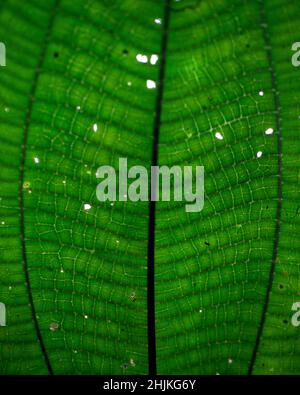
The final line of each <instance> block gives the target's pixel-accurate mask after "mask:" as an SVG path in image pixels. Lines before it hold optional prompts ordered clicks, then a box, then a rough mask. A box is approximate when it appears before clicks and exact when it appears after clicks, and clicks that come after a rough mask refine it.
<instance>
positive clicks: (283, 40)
mask: <svg viewBox="0 0 300 395" xmlns="http://www.w3.org/2000/svg"><path fill="white" fill-rule="evenodd" d="M164 6H165V3H164V1H160V0H151V1H150V0H138V1H133V0H125V1H123V0H122V1H121V0H118V1H111V0H107V1H106V0H93V1H87V2H83V1H80V0H61V1H54V0H45V1H43V2H41V1H38V0H30V1H29V0H28V1H27V2H23V1H20V0H6V1H5V0H1V2H0V41H2V42H4V43H5V45H6V48H7V66H6V67H5V68H4V67H3V68H0V139H1V144H0V150H1V156H0V199H1V200H0V302H2V303H5V304H6V308H7V326H6V327H0V373H2V374H7V373H10V374H47V367H46V364H45V359H44V356H43V353H42V350H41V346H40V344H39V343H38V341H37V340H38V337H37V333H36V330H35V325H34V322H33V317H32V306H31V305H30V303H29V297H28V294H29V291H30V290H29V289H28V286H27V285H26V284H25V275H24V270H25V269H26V266H27V267H28V270H29V277H30V287H31V292H32V297H33V302H34V308H35V311H36V319H37V322H38V325H39V328H40V332H41V337H42V339H43V343H44V345H45V349H46V353H47V355H48V358H49V361H50V364H51V366H52V369H53V372H54V373H55V374H147V372H148V352H147V347H148V338H147V264H148V262H147V246H148V220H149V207H148V204H147V203H140V202H138V203H133V202H126V203H124V202H116V203H115V204H113V205H111V204H110V203H105V204H101V203H100V202H99V201H98V200H97V199H96V194H95V191H96V186H97V184H98V180H97V179H96V177H95V173H96V170H97V168H98V167H99V166H101V165H106V164H110V165H114V166H117V163H118V159H119V157H127V158H128V164H129V166H132V165H143V166H146V167H147V168H149V166H150V164H151V156H152V143H153V128H154V120H155V109H156V100H157V91H158V89H147V86H146V81H147V80H153V81H156V82H157V88H158V79H159V62H158V63H157V64H156V65H152V64H150V63H149V62H148V63H147V64H143V63H139V62H138V61H137V60H136V55H137V54H143V55H147V56H148V57H150V56H151V55H152V54H157V55H158V56H159V57H161V40H162V29H163V20H162V24H160V23H157V22H158V21H157V19H158V18H161V19H163V16H164V12H165V10H164V8H165V7H164ZM299 17H300V9H299V4H298V2H297V1H296V0H289V1H287V0H272V1H271V0H265V1H262V2H261V1H257V0H250V1H244V2H241V1H238V0H203V1H197V0H181V1H180V2H176V1H172V2H171V10H170V25H169V29H168V47H167V53H166V66H165V67H166V69H165V80H164V84H163V88H164V90H163V102H162V113H161V125H160V134H159V147H158V149H159V151H158V152H159V165H169V166H171V165H185V164H194V165H203V166H204V167H205V206H204V209H203V211H202V212H201V213H196V214H195V213H186V212H185V209H184V205H185V202H182V203H178V202H177V203H176V202H175V203H174V202H170V203H160V202H159V203H158V204H157V211H156V246H155V247H156V251H155V254H156V259H155V302H156V340H157V368H158V369H157V370H158V373H159V374H172V373H177V374H216V373H219V374H247V372H248V370H249V365H250V361H251V358H252V356H253V350H254V345H255V342H256V340H257V333H258V328H259V325H260V322H261V319H262V315H263V308H264V305H265V301H266V294H267V289H268V284H269V281H270V268H271V264H272V256H273V249H274V235H275V227H276V215H277V214H276V212H277V206H278V177H279V172H278V138H279V130H278V125H279V126H280V129H281V136H282V197H283V200H282V210H281V219H280V234H279V243H278V254H277V259H276V262H275V275H274V280H273V286H272V289H271V293H270V298H269V304H268V306H267V309H266V319H265V321H264V326H263V330H262V336H261V338H260V339H259V340H260V342H259V346H258V351H257V355H256V359H255V362H254V369H253V373H254V374H257V373H258V374H278V373H282V374H299V373H300V329H299V327H294V326H292V324H291V316H292V311H291V306H292V304H293V303H294V302H295V301H299V300H300V299H299V298H300V296H299V295H300V294H299V292H300V264H299V241H298V234H299V231H300V226H299V224H300V221H299V212H300V211H299V197H300V196H299V195H300V194H299V190H300V185H299V184H300V178H299V174H300V172H299V154H300V145H299V133H300V119H299V116H300V82H299V81H300V78H299V76H300V67H299V68H296V67H293V66H292V64H291V56H292V51H291V46H292V43H294V42H296V41H299V40H300V39H299V36H297V31H298V24H299ZM155 20H156V22H155ZM40 66H41V67H40ZM259 92H261V94H259ZM32 94H33V95H32ZM276 95H277V96H276ZM275 97H278V102H277V101H276V100H275ZM278 103H279V106H278ZM27 121H29V127H28V130H27ZM94 125H97V128H96V129H97V130H96V131H95V126H94ZM269 128H272V129H273V133H272V134H266V133H265V131H266V130H267V129H269ZM25 130H27V131H28V141H27V144H26V147H24V149H23V147H22V144H23V141H24V133H25ZM216 133H218V134H217V136H218V137H219V138H220V135H221V137H222V139H219V138H217V137H216ZM219 134H220V135H219ZM24 150H25V152H26V158H25V175H24V180H23V181H24V184H23V185H22V189H23V192H22V193H23V196H24V212H25V217H24V219H25V245H26V257H27V265H25V264H24V262H22V244H21V238H20V202H19V185H20V164H21V162H22V154H23V153H24ZM258 152H262V155H261V156H260V154H259V155H258V156H259V157H258V156H257V153H258ZM85 204H89V205H90V206H91V208H90V209H85V206H84V205H85ZM88 207H89V206H88Z"/></svg>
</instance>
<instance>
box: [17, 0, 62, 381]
mask: <svg viewBox="0 0 300 395" xmlns="http://www.w3.org/2000/svg"><path fill="white" fill-rule="evenodd" d="M59 3H60V0H56V1H55V4H54V7H53V10H52V13H51V16H50V18H49V23H48V26H47V30H46V33H45V37H44V41H43V44H42V49H41V53H40V56H39V60H38V63H37V66H36V69H35V72H34V76H33V81H32V86H31V90H30V94H29V102H28V109H27V112H26V118H25V126H24V137H23V144H22V152H21V163H20V182H19V201H20V217H21V218H20V227H21V247H22V263H23V270H24V274H25V281H26V287H27V290H28V298H29V304H30V308H31V314H32V319H33V323H34V327H35V330H36V335H37V338H38V341H39V344H40V347H41V350H42V354H43V356H44V360H45V363H46V365H47V368H48V371H49V374H51V375H52V374H53V370H52V367H51V364H50V361H49V357H48V355H47V352H46V348H45V344H44V341H43V338H42V335H41V331H40V327H39V324H38V321H37V317H36V310H35V306H34V302H33V296H32V288H31V284H30V277H29V272H28V262H27V255H26V243H25V219H24V195H23V184H24V177H25V161H26V149H27V141H28V131H29V126H30V121H31V114H32V109H33V103H34V97H35V94H36V88H37V84H38V79H39V76H40V72H41V69H42V66H43V63H44V59H45V55H46V51H47V47H48V43H49V39H50V35H51V32H52V28H53V23H54V18H55V16H56V13H57V9H58V6H59Z"/></svg>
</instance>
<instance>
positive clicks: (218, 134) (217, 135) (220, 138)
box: [215, 132, 224, 140]
mask: <svg viewBox="0 0 300 395" xmlns="http://www.w3.org/2000/svg"><path fill="white" fill-rule="evenodd" d="M215 136H216V138H217V139H218V140H223V138H224V137H223V136H222V135H221V133H219V132H217V133H216V134H215Z"/></svg>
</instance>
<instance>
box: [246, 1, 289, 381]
mask: <svg viewBox="0 0 300 395" xmlns="http://www.w3.org/2000/svg"><path fill="white" fill-rule="evenodd" d="M260 3H261V6H260V9H261V26H262V30H263V37H264V43H265V48H266V52H267V58H268V63H269V68H270V72H271V79H272V90H273V92H274V106H275V118H276V130H277V153H278V185H277V210H276V224H275V234H274V246H273V254H272V262H271V268H270V275H269V282H268V287H267V293H266V298H265V303H264V306H263V311H262V316H261V320H260V323H259V328H258V332H257V336H256V341H255V345H254V349H253V354H252V357H251V361H250V365H249V370H248V374H252V372H253V367H254V363H255V361H256V356H257V350H258V347H259V344H260V339H261V335H262V332H263V328H264V325H265V321H266V315H267V310H268V306H269V302H270V293H271V290H272V285H273V279H274V274H275V264H276V259H277V255H278V242H279V235H280V216H281V206H282V129H281V121H280V114H279V111H280V100H279V92H278V87H277V81H276V72H275V67H274V62H273V57H272V49H271V41H270V36H269V31H268V25H267V18H266V12H265V6H264V2H263V0H261V1H260Z"/></svg>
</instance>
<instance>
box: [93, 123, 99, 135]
mask: <svg viewBox="0 0 300 395" xmlns="http://www.w3.org/2000/svg"><path fill="white" fill-rule="evenodd" d="M97 130H98V125H97V124H96V123H94V125H93V131H94V132H95V133H96V132H97Z"/></svg>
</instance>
